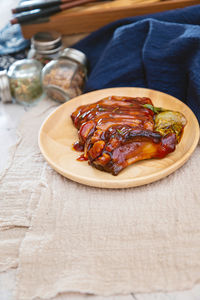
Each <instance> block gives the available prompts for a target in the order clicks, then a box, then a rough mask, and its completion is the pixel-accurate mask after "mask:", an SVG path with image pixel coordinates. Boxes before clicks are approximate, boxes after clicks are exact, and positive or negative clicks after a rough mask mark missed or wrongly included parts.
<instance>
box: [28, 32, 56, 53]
mask: <svg viewBox="0 0 200 300" xmlns="http://www.w3.org/2000/svg"><path fill="white" fill-rule="evenodd" d="M31 43H32V45H33V47H34V48H35V49H36V50H37V51H38V52H39V53H44V54H48V53H53V52H55V51H58V50H60V49H61V46H62V39H61V35H60V34H59V33H58V32H56V31H49V32H38V33H36V34H35V35H34V36H33V37H32V39H31Z"/></svg>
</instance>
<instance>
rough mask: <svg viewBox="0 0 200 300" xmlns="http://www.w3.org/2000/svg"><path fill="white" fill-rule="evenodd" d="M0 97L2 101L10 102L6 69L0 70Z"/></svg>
mask: <svg viewBox="0 0 200 300" xmlns="http://www.w3.org/2000/svg"><path fill="white" fill-rule="evenodd" d="M0 98H1V101H2V102H3V103H6V102H12V96H11V94H10V84H9V79H8V76H7V72H6V70H4V71H0Z"/></svg>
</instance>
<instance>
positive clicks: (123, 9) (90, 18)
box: [22, 0, 200, 38]
mask: <svg viewBox="0 0 200 300" xmlns="http://www.w3.org/2000/svg"><path fill="white" fill-rule="evenodd" d="M196 4H200V0H115V1H108V2H98V3H91V4H88V5H84V6H79V7H76V8H72V9H69V10H66V11H63V12H61V13H57V14H55V15H54V16H51V17H49V18H47V19H44V20H43V21H42V22H41V23H37V24H28V25H23V26H22V33H23V35H24V37H25V38H31V36H32V35H34V34H35V33H36V32H38V31H49V30H56V31H58V32H60V33H61V34H62V35H70V34H77V33H89V32H92V31H94V30H96V29H98V28H100V27H101V26H103V25H106V24H108V23H110V22H112V21H115V20H118V19H121V18H126V17H132V16H138V15H144V14H149V13H155V12H161V11H165V10H170V9H176V8H182V7H185V6H190V5H196Z"/></svg>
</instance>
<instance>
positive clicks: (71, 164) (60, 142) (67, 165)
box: [39, 88, 199, 188]
mask: <svg viewBox="0 0 200 300" xmlns="http://www.w3.org/2000/svg"><path fill="white" fill-rule="evenodd" d="M112 95H113V96H131V97H149V98H151V100H152V102H153V104H154V106H160V107H163V108H167V109H170V110H176V111H179V112H182V113H183V114H184V115H185V117H186V118H187V125H186V127H185V129H184V133H183V137H182V140H181V142H180V143H179V144H178V145H177V147H176V150H175V151H174V152H173V153H171V154H169V155H167V156H166V157H165V158H164V159H149V160H144V161H139V162H137V163H135V164H133V165H131V166H129V167H127V168H125V169H124V170H123V171H122V172H121V173H119V175H117V176H113V175H111V174H109V173H106V172H103V171H99V170H97V169H95V168H93V167H91V166H90V165H89V164H88V162H87V161H82V162H81V161H77V158H78V157H79V156H80V154H81V153H79V152H76V151H74V150H73V148H72V144H73V143H74V142H75V141H77V140H78V135H77V129H76V128H75V127H74V125H73V123H72V120H71V117H70V115H71V113H72V112H73V111H74V110H75V109H76V108H77V107H78V106H80V105H83V104H88V103H93V102H96V101H98V100H100V99H102V98H104V97H107V96H112ZM198 140H199V124H198V121H197V119H196V117H195V115H194V114H193V112H192V111H191V110H190V109H189V107H188V106H187V105H185V104H184V103H183V102H181V101H179V100H178V99H176V98H174V97H172V96H170V95H167V94H164V93H161V92H158V91H155V90H149V89H143V88H110V89H103V90H98V91H94V92H91V93H87V94H83V95H81V96H79V97H76V98H74V99H72V100H70V101H69V102H66V103H64V104H63V105H61V106H59V107H58V108H57V109H56V110H55V111H54V112H53V113H51V114H50V115H49V116H48V118H47V119H46V120H45V121H44V123H43V125H42V126H41V129H40V132H39V147H40V150H41V152H42V154H43V155H44V157H45V159H46V160H47V162H48V163H49V164H50V165H51V167H52V168H54V169H55V170H56V171H57V172H58V173H60V174H62V175H63V176H65V177H67V178H69V179H71V180H74V181H76V182H79V183H82V184H85V185H89V186H95V187H100V188H128V187H135V186H139V185H144V184H147V183H150V182H153V181H156V180H159V179H161V178H163V177H165V176H167V175H169V174H170V173H172V172H174V171H175V170H177V169H178V168H180V167H181V166H182V165H183V164H184V163H185V162H186V161H187V160H188V159H189V157H190V156H191V154H192V153H193V151H194V149H195V148H196V146H197V143H198Z"/></svg>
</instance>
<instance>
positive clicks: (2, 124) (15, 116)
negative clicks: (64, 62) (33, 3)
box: [0, 0, 200, 300]
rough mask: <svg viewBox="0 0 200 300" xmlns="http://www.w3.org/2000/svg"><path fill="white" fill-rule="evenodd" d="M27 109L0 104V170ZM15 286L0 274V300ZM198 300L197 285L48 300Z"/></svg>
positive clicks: (6, 12) (6, 15)
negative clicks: (165, 289) (169, 290)
mask: <svg viewBox="0 0 200 300" xmlns="http://www.w3.org/2000/svg"><path fill="white" fill-rule="evenodd" d="M17 2H18V0H1V1H0V29H1V28H3V26H5V25H6V23H7V21H8V20H9V19H10V17H11V13H10V8H11V7H14V6H15V5H16V3H17ZM65 40H66V41H67V42H68V41H70V40H72V41H74V40H76V37H65ZM26 110H27V109H26V108H24V107H23V106H20V105H18V104H2V103H1V102H0V141H3V143H1V144H0V170H2V169H3V168H4V167H5V166H6V161H7V159H8V148H9V147H10V146H12V145H13V144H14V143H15V142H16V140H17V134H16V133H17V131H16V128H17V126H18V124H19V121H20V119H21V118H22V116H23V115H24V114H25V113H26ZM15 284H16V269H10V270H8V271H6V272H3V273H0V300H16V299H15V297H14V293H13V292H14V289H15ZM65 299H69V300H86V299H87V300H133V299H134V300H200V285H196V286H195V287H194V288H193V289H191V290H187V291H180V292H173V293H154V294H130V295H127V296H124V295H123V296H120V295H119V296H112V297H101V296H93V295H80V294H62V295H59V296H57V297H56V298H54V299H51V300H65Z"/></svg>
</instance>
